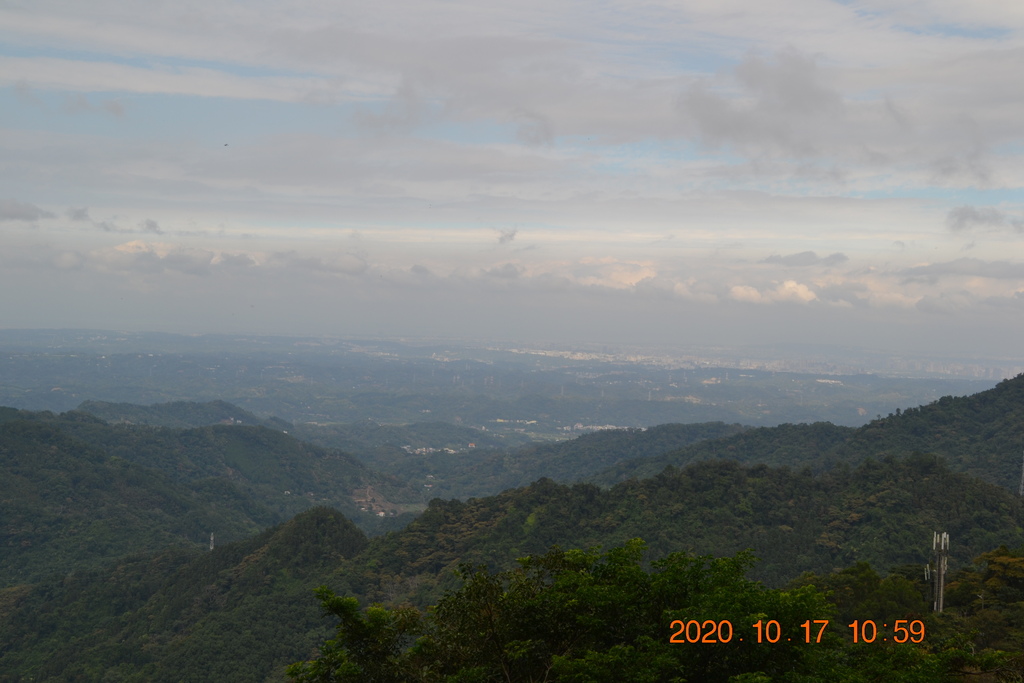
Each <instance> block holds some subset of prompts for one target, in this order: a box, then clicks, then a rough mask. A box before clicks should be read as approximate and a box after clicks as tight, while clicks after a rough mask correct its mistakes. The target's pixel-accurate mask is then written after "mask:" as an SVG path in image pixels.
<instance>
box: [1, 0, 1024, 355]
mask: <svg viewBox="0 0 1024 683" xmlns="http://www.w3.org/2000/svg"><path fill="white" fill-rule="evenodd" d="M1022 29H1024V9H1021V8H1018V7H1016V6H1014V5H1012V4H1006V3H996V2H980V3H970V4H966V3H952V2H948V1H944V0H922V1H920V2H903V3H898V4H897V5H896V6H895V7H894V6H893V5H892V3H880V2H876V1H874V0H863V1H850V2H838V1H837V2H829V1H825V0H790V1H787V2H780V3H770V4H765V3H757V2H752V1H750V0H742V1H740V0H737V1H728V0H727V1H725V2H721V1H716V2H710V1H705V0H702V1H694V2H686V3H667V2H664V3H659V2H653V3H642V4H639V3H636V4H634V3H617V2H604V3H580V2H562V3H550V2H545V3H541V2H530V1H527V2H518V3H500V2H489V1H486V0H485V1H482V2H473V3H468V2H444V3H441V2H432V1H421V2H407V1H404V0H399V1H395V2H385V3H373V4H356V3H336V2H323V1H321V0H293V1H290V2H265V1H259V0H257V1H254V2H249V3H244V4H241V3H232V2H224V1H222V0H208V1H206V2H202V3H200V2H192V1H188V0H185V1H181V2H173V3H171V2H162V1H157V0H154V1H153V2H148V3H144V4H140V3H132V2H126V1H123V0H116V1H115V0H95V2H90V3H87V4H81V3H74V2H67V1H57V0H35V1H33V2H23V1H18V0H9V1H7V2H0V326H2V327H4V328H8V329H10V328H97V329H126V330H136V331H146V330H153V331H168V332H179V333H246V334H283V335H292V334H295V335H306V334H310V335H317V334H324V335H339V336H345V335H361V334H365V335H381V336H402V335H411V336H417V335H422V336H431V335H436V336H449V337H472V338H477V339H487V338H491V339H496V340H497V339H501V340H522V341H525V342H529V341H541V342H553V343H573V342H590V343H612V344H649V345H660V346H666V345H667V346H675V347H678V348H687V347H696V346H707V345H715V344H722V345H729V346H743V345H751V344H761V345H769V344H791V343H808V344H823V345H833V346H837V347H858V348H864V349H869V350H876V351H879V352H884V353H893V354H906V355H912V354H915V353H918V354H920V355H922V356H955V357H965V358H974V357H977V358H1000V359H1006V360H1007V361H1010V362H1009V363H1008V365H1013V364H1015V363H1020V362H1024V351H1022V350H1021V344H1020V340H1021V338H1022V336H1024V250H1022V249H1021V245H1022V241H1024V190H1022V187H1024V151H1022V150H1024V146H1022V144H1021V143H1022V142H1024V127H1022V125H1021V123H1020V122H1021V121H1022V120H1024V116H1022V115H1024V93H1021V92H1020V91H1019V89H1017V88H1015V87H1013V86H1014V84H1015V82H1016V71H1017V69H1018V65H1019V61H1020V60H1019V54H1020V52H1021V49H1022V47H1024V31H1022Z"/></svg>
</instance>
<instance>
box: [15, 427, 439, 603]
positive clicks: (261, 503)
mask: <svg viewBox="0 0 1024 683" xmlns="http://www.w3.org/2000/svg"><path fill="white" fill-rule="evenodd" d="M367 492H369V495H367ZM403 492H405V493H406V494H408V491H407V490H406V489H405V488H403V486H402V485H401V484H400V483H398V482H397V481H396V480H394V479H393V478H391V477H388V476H386V475H383V474H379V473H377V472H374V471H372V470H370V469H368V468H367V467H366V466H364V465H363V464H361V463H359V462H358V461H356V460H355V459H353V458H352V457H350V456H348V455H346V454H344V453H341V452H338V451H334V450H330V449H323V448H319V447H317V446H313V445H310V444H306V443H303V442H300V441H298V440H296V439H294V438H292V437H291V436H289V435H288V434H284V433H282V432H278V431H274V430H271V429H267V428H265V427H247V426H229V425H217V426H211V427H202V428H198V429H170V428H163V427H159V428H157V427H143V426H138V425H108V424H106V423H104V422H103V421H102V420H100V419H99V418H97V417H95V416H92V415H89V414H87V413H82V412H69V413H65V414H62V415H53V414H52V413H49V412H38V413H36V412H29V411H19V410H14V409H10V408H0V520H2V526H0V549H2V552H0V585H9V584H11V583H15V582H19V581H30V580H35V579H38V578H40V577H41V576H43V575H45V574H49V573H51V572H66V571H69V570H72V569H81V568H89V567H94V566H97V565H98V564H100V563H102V562H104V561H109V560H111V559H114V558H117V557H122V556H124V555H126V554H129V553H132V552H139V551H143V550H157V549H160V548H166V547H168V546H173V545H182V544H185V545H192V546H202V545H205V544H206V543H208V541H209V535H210V533H211V532H213V533H215V534H216V537H217V538H219V539H221V541H228V540H236V539H240V538H244V537H246V536H249V535H252V534H254V533H256V532H258V531H259V530H260V529H263V528H266V527H267V526H269V525H272V524H276V523H279V522H282V521H284V520H287V519H289V518H291V517H292V516H293V515H295V514H297V513H298V512H301V511H303V510H306V509H308V508H309V507H311V506H313V505H318V504H319V505H324V504H327V505H331V506H334V507H336V508H338V509H339V510H342V511H344V512H346V513H347V514H348V515H349V516H350V517H351V518H352V519H353V520H357V521H358V523H359V524H361V525H362V526H363V528H364V529H365V530H367V531H370V532H374V533H378V532H380V531H383V530H386V529H388V528H396V527H398V526H401V525H402V524H403V523H404V522H405V521H407V520H408V519H409V518H410V517H411V511H414V510H415V511H418V510H419V509H422V506H420V505H419V504H405V503H402V502H401V500H400V499H401V496H402V493H403ZM367 498H369V500H366V499H367ZM396 500H397V501H398V502H396ZM360 508H366V509H365V510H364V509H360ZM406 513H408V514H406Z"/></svg>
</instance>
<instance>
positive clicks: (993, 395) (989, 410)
mask: <svg viewBox="0 0 1024 683" xmlns="http://www.w3.org/2000/svg"><path fill="white" fill-rule="evenodd" d="M915 451H920V452H927V453H935V454H937V455H940V456H942V457H943V458H944V459H945V460H946V461H947V463H948V464H949V466H950V467H951V468H952V469H954V470H956V471H959V472H966V473H969V474H972V475H974V476H976V477H978V478H980V479H983V480H985V481H988V482H990V483H993V484H996V485H998V486H1002V487H1004V488H1006V489H1009V490H1011V491H1014V492H1016V491H1017V488H1018V485H1019V482H1020V476H1021V464H1022V455H1024V375H1019V376H1017V377H1015V378H1013V379H1008V380H1004V381H1002V382H1000V383H999V384H998V385H996V386H995V387H994V388H992V389H989V390H987V391H983V392H981V393H978V394H974V395H972V396H963V397H953V396H945V397H943V398H940V399H939V400H938V401H935V402H934V403H930V404H928V405H925V406H921V407H920V408H908V409H906V410H897V411H896V412H895V413H893V414H891V415H889V416H888V417H884V418H879V419H877V420H874V421H872V422H870V423H869V424H867V425H864V426H863V427H860V428H857V429H853V428H848V427H836V426H835V425H831V424H829V423H817V424H812V425H780V426H778V427H763V428H758V429H753V430H750V431H747V432H744V433H742V434H738V435H736V436H733V437H730V438H727V439H722V440H719V441H708V442H702V443H699V444H696V445H693V446H689V447H687V448H683V449H679V450H677V451H674V452H671V453H663V454H660V455H657V456H655V457H653V458H645V459H637V460H634V461H631V462H623V463H620V464H618V465H615V466H613V467H610V468H608V469H606V470H604V471H602V472H600V473H598V474H597V475H595V476H594V477H592V478H591V479H590V480H591V481H593V482H595V483H598V484H602V485H611V484H613V483H615V482H619V481H624V480H626V479H628V478H630V477H649V476H652V475H653V474H655V473H657V472H659V471H661V470H662V469H663V468H665V467H666V466H669V465H672V466H676V467H679V466H682V465H686V464H688V463H691V462H696V461H699V460H707V459H713V458H727V459H730V460H736V461H739V462H746V463H765V464H770V465H789V466H795V467H797V466H805V465H806V466H810V467H812V468H814V469H828V468H830V467H833V466H834V465H835V464H836V463H839V462H846V463H850V464H853V463H856V462H859V461H860V460H862V459H863V458H865V457H868V456H875V457H884V456H885V455H900V454H909V453H912V452H915Z"/></svg>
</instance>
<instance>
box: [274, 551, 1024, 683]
mask: <svg viewBox="0 0 1024 683" xmlns="http://www.w3.org/2000/svg"><path fill="white" fill-rule="evenodd" d="M643 547H644V546H643V542H642V541H641V540H640V539H633V540H631V541H629V542H627V543H626V545H625V546H624V547H619V548H613V549H611V550H609V551H608V552H607V553H605V554H604V555H603V556H602V555H599V554H598V553H595V552H592V551H591V552H585V551H582V550H569V551H562V550H559V549H557V548H554V549H552V550H550V551H549V552H547V553H546V554H544V555H541V556H531V557H528V558H524V559H521V560H519V567H518V568H516V569H514V570H508V571H503V572H499V573H496V574H495V573H491V572H489V571H487V570H486V569H485V568H483V567H472V566H471V565H463V566H462V567H460V570H459V574H460V578H461V585H460V586H458V587H457V588H455V589H453V590H451V591H449V592H447V593H446V594H445V595H444V596H443V597H442V598H441V599H440V600H439V601H438V603H437V605H436V606H434V607H432V608H431V609H430V610H429V611H428V612H427V613H426V614H423V613H421V612H420V611H418V610H417V609H416V608H414V607H412V606H409V605H404V606H395V607H390V608H388V607H385V606H383V605H374V606H372V607H370V608H368V609H366V610H364V611H360V609H359V602H358V601H357V600H356V599H354V598H346V597H339V596H337V595H336V594H335V593H333V592H332V591H331V590H330V589H328V588H326V587H321V588H319V589H318V590H317V593H318V596H319V597H320V599H321V601H322V603H323V607H324V611H325V612H326V613H327V614H329V615H330V616H332V617H333V618H334V620H336V621H337V628H336V632H335V635H334V637H333V638H330V639H328V640H326V641H325V642H324V643H323V645H322V646H321V648H320V651H319V654H318V656H317V657H316V658H315V659H313V660H310V661H306V662H297V663H296V664H294V665H293V666H292V667H290V668H289V670H288V673H289V674H290V675H291V676H292V678H293V680H294V681H296V682H297V683H328V682H332V683H344V682H353V683H355V682H362V681H376V682H378V683H406V682H409V683H417V682H418V683H442V682H448V683H455V682H479V683H486V682H489V681H531V682H533V681H537V682H539V681H551V682H555V681H577V682H583V681H586V682H591V683H604V682H606V683H619V682H621V681H633V682H643V683H661V682H664V683H679V682H683V681H705V682H708V683H719V682H720V683H726V682H727V681H731V682H734V683H739V682H742V681H746V682H751V683H753V682H758V683H766V682H770V681H785V682H790V683H797V682H807V683H811V682H815V683H816V682H819V681H830V682H845V683H867V682H869V681H886V682H887V683H889V682H893V683H911V682H914V683H934V682H936V681H949V682H952V681H961V680H964V677H965V676H967V677H969V678H970V679H973V680H985V681H995V680H1006V681H1011V680H1012V681H1016V680H1020V677H1021V676H1022V675H1024V660H1022V658H1021V657H1020V655H1019V654H1017V653H1016V652H1007V651H1000V650H990V649H985V650H979V648H978V647H977V643H976V642H972V641H971V639H970V638H967V637H964V635H963V630H962V626H963V621H964V618H963V616H961V615H948V614H945V615H932V614H928V612H927V607H926V605H925V600H924V599H923V598H922V597H921V594H920V589H922V588H924V587H923V586H921V585H920V584H919V583H915V582H913V581H911V580H909V579H906V578H904V577H902V576H900V575H898V574H897V575H892V576H890V577H887V578H885V579H882V578H880V577H879V576H878V575H877V574H876V573H875V572H874V571H873V570H872V569H871V568H870V566H868V565H867V564H865V563H858V564H857V565H855V566H853V567H850V568H849V569H846V570H843V571H841V572H837V573H834V574H831V575H829V576H824V577H818V576H814V575H805V576H803V577H801V581H800V585H798V586H796V585H795V586H791V587H790V588H789V589H788V590H780V589H775V590H770V589H766V588H764V587H763V586H762V585H760V584H758V583H755V582H752V581H750V580H748V579H746V578H745V577H744V573H745V571H746V570H747V569H749V568H750V566H751V564H752V559H751V557H750V556H749V554H747V553H740V554H738V555H736V556H735V557H725V558H718V559H714V558H712V557H710V556H700V557H694V556H692V555H689V554H687V553H680V552H677V553H672V554H670V555H668V556H667V557H665V558H664V559H662V560H659V561H656V562H653V563H651V565H650V568H649V569H647V568H645V567H644V565H643V563H642V559H643ZM990 566H991V562H990ZM993 614H996V615H1001V614H1002V613H1001V612H995V611H994V610H993ZM852 619H856V620H858V621H857V622H854V621H851V620H852ZM865 619H877V620H878V621H877V622H872V624H871V626H863V625H862V624H863V620H865ZM850 625H853V626H854V627H856V628H857V631H856V633H857V636H856V638H857V639H858V640H860V642H859V643H858V642H857V641H856V640H855V639H854V635H853V634H854V631H853V630H852V629H850V628H849V626H850ZM414 638H415V640H413V639H414ZM866 641H870V642H866ZM894 641H897V642H894ZM979 675H981V676H982V677H981V678H979Z"/></svg>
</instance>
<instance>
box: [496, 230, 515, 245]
mask: <svg viewBox="0 0 1024 683" xmlns="http://www.w3.org/2000/svg"><path fill="white" fill-rule="evenodd" d="M518 232H519V228H509V229H508V230H499V231H498V244H508V243H509V242H511V241H512V240H514V239H515V238H516V234H517V233H518Z"/></svg>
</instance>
